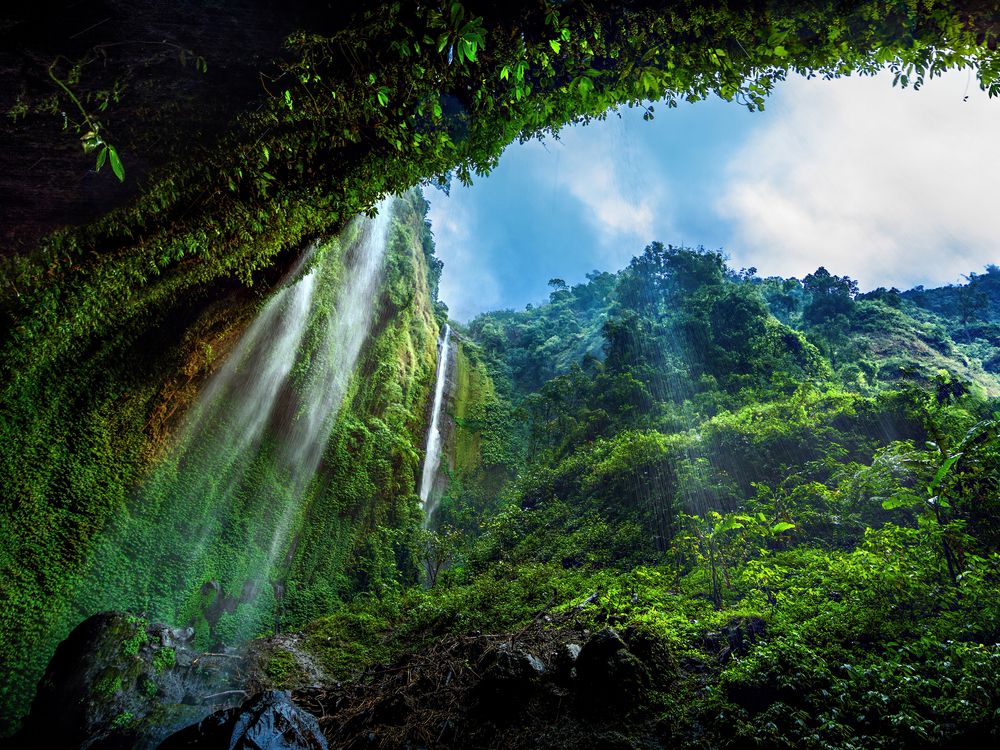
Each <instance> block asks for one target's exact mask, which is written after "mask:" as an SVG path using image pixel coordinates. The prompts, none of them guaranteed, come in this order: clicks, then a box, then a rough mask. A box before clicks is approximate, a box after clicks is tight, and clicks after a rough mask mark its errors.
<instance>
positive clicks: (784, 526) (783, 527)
mask: <svg viewBox="0 0 1000 750" xmlns="http://www.w3.org/2000/svg"><path fill="white" fill-rule="evenodd" d="M794 528H795V524H794V523H789V522H788V521H780V522H778V523H776V524H774V526H772V527H771V533H772V534H780V533H781V532H783V531H788V530H790V529H794Z"/></svg>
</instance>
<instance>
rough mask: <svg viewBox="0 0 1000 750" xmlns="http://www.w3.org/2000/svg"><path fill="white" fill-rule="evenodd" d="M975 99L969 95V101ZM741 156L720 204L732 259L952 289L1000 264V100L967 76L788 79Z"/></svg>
mask: <svg viewBox="0 0 1000 750" xmlns="http://www.w3.org/2000/svg"><path fill="white" fill-rule="evenodd" d="M966 93H968V94H969V98H968V101H964V102H963V96H964V95H965V94H966ZM776 96H777V99H776V103H775V106H774V107H773V109H774V111H772V112H770V113H769V114H768V115H766V116H768V117H770V118H771V119H770V121H769V122H768V124H766V125H764V126H763V127H762V128H760V129H758V130H756V131H755V132H754V133H753V134H752V135H751V136H750V137H749V138H748V139H747V141H745V142H744V144H743V145H742V146H741V147H739V148H738V150H737V151H736V152H735V153H734V154H733V156H732V158H731V160H730V161H729V164H728V166H727V168H726V170H725V175H726V177H725V184H724V187H723V189H722V191H721V194H720V199H719V201H718V203H717V206H716V210H717V211H718V212H719V213H720V214H721V215H722V216H724V217H726V218H727V219H729V220H731V221H732V226H733V231H732V238H731V240H730V243H729V247H730V249H731V252H732V254H733V256H734V263H739V264H743V265H749V264H753V265H756V266H758V267H759V268H760V270H761V272H762V273H765V274H768V273H778V274H782V275H795V276H800V277H801V276H802V275H804V274H806V273H809V272H811V271H813V270H815V269H816V267H817V266H819V265H825V266H826V267H827V268H829V269H830V270H831V271H832V272H834V273H841V274H844V273H846V274H849V275H851V276H853V277H855V278H857V279H858V280H859V281H860V282H861V285H862V287H873V286H880V285H895V286H900V287H907V286H911V285H913V284H917V283H933V284H941V283H949V282H952V281H955V280H957V279H958V277H959V275H960V274H961V273H963V272H968V271H974V270H980V269H981V267H982V266H983V265H985V264H986V263H992V262H996V261H997V260H998V258H1000V243H998V242H997V233H996V220H995V215H996V211H997V199H998V198H1000V191H998V189H997V188H996V173H997V168H998V167H1000V157H998V156H997V153H998V152H997V150H996V138H997V133H1000V104H998V103H997V102H992V101H989V100H988V99H987V97H986V95H985V94H983V93H982V92H980V91H979V89H978V87H977V85H976V83H975V80H972V81H971V82H970V81H969V79H968V74H966V73H952V74H949V75H948V76H946V77H945V78H944V79H936V80H933V81H930V82H928V83H927V84H926V85H925V86H924V88H922V89H921V90H920V91H913V90H900V89H894V88H892V87H891V78H890V77H889V76H887V75H885V74H883V75H880V76H878V77H876V78H851V79H842V80H837V81H815V80H813V81H805V80H803V79H801V78H797V79H793V80H790V81H788V82H787V83H786V84H785V85H784V86H783V87H782V89H781V90H780V91H779V92H778V93H777V95H776Z"/></svg>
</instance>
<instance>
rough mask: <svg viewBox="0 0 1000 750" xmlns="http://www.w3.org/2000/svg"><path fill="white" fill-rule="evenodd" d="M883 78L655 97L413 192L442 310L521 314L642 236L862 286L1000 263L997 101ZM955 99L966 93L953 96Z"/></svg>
mask: <svg viewBox="0 0 1000 750" xmlns="http://www.w3.org/2000/svg"><path fill="white" fill-rule="evenodd" d="M890 84H891V81H890V79H889V78H888V77H886V76H879V77H876V78H874V79H873V78H850V79H842V80H838V81H821V80H813V81H805V80H802V79H792V80H789V81H787V82H786V83H784V84H782V85H781V87H780V88H779V89H778V90H777V91H776V93H775V94H774V95H773V96H772V98H771V99H770V101H769V102H768V104H767V109H766V110H765V111H764V112H757V113H750V112H748V111H746V109H744V108H742V107H740V106H738V105H736V104H730V103H727V102H722V101H719V100H709V101H705V102H698V103H696V104H682V105H681V106H680V107H679V108H677V109H667V108H666V107H664V106H662V105H654V107H655V110H656V116H655V118H654V120H653V121H652V122H645V121H643V119H642V110H641V109H631V110H630V109H627V108H626V109H624V110H622V111H621V112H620V113H619V114H620V117H619V116H618V115H616V114H609V116H608V117H607V119H606V120H604V121H601V122H594V123H591V124H590V125H587V126H585V127H574V128H567V129H565V130H564V131H563V132H562V134H561V135H560V139H559V140H558V141H553V140H547V141H546V142H544V143H542V142H538V141H533V142H530V143H527V144H523V145H517V144H515V145H513V146H511V147H510V148H508V149H507V151H506V152H505V153H504V155H503V157H502V158H501V161H500V164H499V166H498V167H497V169H496V170H494V171H493V173H492V174H490V175H489V176H488V177H483V178H478V179H477V181H476V183H475V184H474V185H473V186H471V187H468V188H466V187H463V186H462V185H460V184H458V183H455V184H453V186H452V189H451V195H450V196H446V195H445V194H444V193H442V192H440V191H437V190H433V189H430V190H427V191H426V196H427V198H428V199H429V200H430V202H431V212H430V219H431V222H432V226H433V230H434V235H435V240H436V244H437V253H438V256H439V257H440V258H441V259H442V260H443V261H444V264H445V268H444V274H443V277H442V283H441V298H442V299H443V300H444V301H445V302H446V303H447V304H448V305H449V307H450V309H451V315H452V317H453V318H455V319H457V320H462V321H467V320H469V319H470V318H471V317H473V316H474V315H475V314H476V313H478V312H482V311H485V310H493V309H499V308H505V307H513V308H522V307H524V305H525V304H527V303H528V302H538V301H540V300H543V299H545V298H546V297H547V294H548V287H547V282H548V280H549V279H550V278H553V277H559V278H562V279H565V280H566V281H567V282H569V283H571V284H572V283H575V282H578V281H581V280H583V278H584V275H585V274H586V273H587V272H588V271H591V270H594V269H599V270H608V271H614V270H617V269H618V268H620V267H622V266H624V265H625V264H626V263H627V262H628V260H629V258H631V257H632V256H633V255H635V254H637V253H639V252H641V251H642V249H643V247H645V245H646V244H648V243H649V242H650V241H652V240H660V241H662V242H664V243H673V244H675V245H677V244H685V245H705V246H706V247H708V248H711V249H721V250H723V251H724V252H726V253H727V254H728V255H729V256H730V258H731V261H730V262H731V265H733V266H735V267H736V268H740V267H744V266H756V267H757V268H758V269H759V271H760V273H761V274H763V275H770V274H781V275H785V276H800V277H801V276H802V275H804V274H806V273H809V272H810V271H813V270H815V268H816V267H817V266H819V265H825V266H827V267H828V268H829V269H830V270H831V271H832V272H834V273H838V274H849V275H851V276H852V277H854V278H857V279H858V280H859V281H860V283H861V286H862V287H863V288H871V287H875V286H880V285H887V286H891V285H895V286H899V287H909V286H913V285H915V284H921V283H922V284H945V283H951V282H954V281H958V280H959V279H960V278H961V274H962V273H968V272H969V271H977V270H982V266H983V265H985V264H986V263H992V262H998V261H1000V242H998V241H997V240H996V234H997V220H996V217H997V216H1000V187H997V186H998V185H1000V183H998V182H997V174H998V169H1000V148H998V146H997V143H998V141H997V139H998V136H1000V101H990V100H988V99H987V97H986V96H985V94H983V93H982V92H980V91H979V89H978V87H977V85H976V82H975V80H974V79H973V78H970V76H969V74H968V73H965V72H956V73H951V74H949V75H948V76H947V77H946V78H944V79H936V80H934V81H931V82H928V84H927V85H926V86H925V87H924V88H923V89H922V90H921V91H919V92H914V91H912V90H899V89H894V88H892V87H891V85H890ZM966 95H967V96H968V100H963V99H964V97H965V96H966Z"/></svg>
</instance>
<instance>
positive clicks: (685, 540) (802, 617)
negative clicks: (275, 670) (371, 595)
mask: <svg viewBox="0 0 1000 750" xmlns="http://www.w3.org/2000/svg"><path fill="white" fill-rule="evenodd" d="M553 286H554V289H553V292H552V294H551V296H550V300H549V302H547V303H546V304H543V305H540V306H529V308H528V309H527V310H525V311H522V312H512V311H505V312H500V313H489V314H485V315H482V316H480V317H478V318H477V319H476V320H474V321H473V322H472V323H471V324H470V325H469V326H468V327H467V330H466V331H465V332H464V333H463V336H464V343H463V347H464V348H465V349H466V353H465V354H463V355H462V357H464V358H465V359H464V360H461V361H460V365H459V375H458V376H457V382H456V386H455V389H456V390H455V392H454V393H453V395H452V398H453V399H454V401H455V404H454V406H453V414H454V415H455V416H459V417H460V418H459V419H458V420H457V421H458V422H459V424H458V425H457V426H456V429H455V433H454V435H453V437H452V440H451V450H452V451H453V452H454V455H456V456H463V455H472V456H473V458H472V459H470V460H471V461H472V467H471V468H472V471H471V472H469V473H470V474H471V475H475V471H476V470H477V467H479V466H480V462H481V461H482V460H483V458H482V456H484V455H485V447H484V443H482V442H480V443H478V445H479V452H478V453H477V452H475V451H472V452H471V453H470V448H469V447H470V445H472V443H471V442H469V438H468V437H467V436H466V435H463V430H462V424H463V421H464V420H467V419H468V414H469V413H470V412H472V411H473V410H475V409H481V408H482V405H483V404H484V403H495V404H497V407H496V408H497V412H498V413H502V414H504V415H506V417H505V419H496V420H493V421H490V422H489V439H490V441H491V443H494V444H496V445H503V446H505V448H504V451H502V455H504V456H505V457H506V458H505V460H504V461H503V462H501V465H502V466H503V469H504V472H503V474H502V475H500V479H499V480H498V484H496V485H495V486H493V487H491V488H490V489H489V490H487V489H486V485H484V484H482V483H478V484H477V483H475V482H469V481H468V480H467V478H466V475H464V474H463V468H464V467H463V466H462V465H461V464H460V463H459V464H457V465H456V469H455V473H454V476H453V477H452V487H451V490H450V492H449V494H448V495H446V498H445V501H443V502H442V508H443V509H444V510H445V512H443V513H442V514H441V515H440V516H439V517H438V520H439V527H438V529H437V531H436V536H435V538H434V540H433V542H432V547H431V550H432V554H431V557H432V558H433V559H434V560H439V559H440V558H441V557H444V558H445V560H446V562H445V564H444V565H443V566H442V567H441V569H438V570H435V575H434V578H433V587H431V588H429V589H428V588H423V587H412V588H409V589H406V590H403V591H400V592H395V593H387V594H386V595H383V596H382V597H380V598H378V599H375V600H372V599H367V600H358V601H355V602H354V603H352V604H351V605H349V606H348V607H346V608H344V609H342V610H340V611H339V612H338V613H336V614H334V615H331V616H328V617H326V618H323V619H321V620H318V621H317V622H315V623H313V624H312V625H310V626H309V627H308V628H307V629H306V631H305V633H304V636H303V640H302V641H301V642H300V648H304V649H305V651H306V652H307V653H309V654H311V655H312V657H313V658H314V659H315V660H316V662H318V663H320V664H322V665H323V668H324V669H325V670H326V673H327V676H328V677H330V678H331V679H334V678H335V679H338V680H342V679H348V678H353V679H352V681H351V682H349V686H348V687H344V688H338V687H335V686H332V685H331V686H330V687H328V688H327V689H326V693H325V696H326V698H325V700H326V701H327V702H326V703H325V704H324V705H325V707H326V710H328V711H329V712H331V714H332V716H333V721H332V722H331V724H330V727H331V729H330V737H331V739H332V740H335V741H340V742H342V743H343V744H344V745H345V746H348V747H353V746H359V747H360V746H362V745H363V743H364V741H365V740H364V738H365V737H367V736H369V735H368V733H369V732H374V733H375V734H376V736H380V737H383V738H385V739H386V741H387V742H390V743H397V744H400V743H404V742H406V741H411V742H417V741H425V740H426V741H429V742H432V744H433V741H432V739H433V738H431V737H430V736H429V735H428V734H426V733H427V732H430V733H431V734H433V733H434V732H441V733H445V734H443V735H442V736H448V737H449V738H450V739H449V740H448V741H447V742H445V743H444V744H445V745H459V746H461V745H462V744H463V743H465V744H470V745H475V744H476V743H477V742H480V741H483V739H482V738H483V737H485V736H491V737H494V736H495V737H497V738H498V739H497V740H496V741H497V742H499V743H500V744H509V745H511V746H515V747H520V746H534V747H537V746H544V747H575V746H580V743H582V742H591V741H594V742H596V741H598V740H595V739H594V738H599V741H600V742H604V743H607V744H608V745H609V746H619V745H620V746H622V747H635V746H643V747H645V746H650V747H661V746H670V747H691V748H695V747H718V746H734V747H745V746H746V747H749V746H762V747H810V748H812V747H815V748H828V747H837V748H850V747H858V748H860V747H866V748H868V747H886V748H888V747H910V746H914V745H919V746H929V747H934V746H940V747H949V746H952V745H953V744H954V743H955V742H959V741H967V742H972V743H989V742H993V741H995V740H996V739H997V732H998V731H1000V725H998V723H997V721H996V716H997V711H998V710H1000V681H998V679H997V674H998V672H997V669H996V660H997V658H1000V657H998V654H1000V651H998V648H1000V647H998V645H997V644H998V643H1000V630H998V628H997V619H996V617H997V612H996V602H997V601H998V600H997V597H996V592H997V585H998V581H1000V546H998V545H1000V526H998V524H997V518H998V510H1000V508H998V507H997V489H998V487H1000V430H998V428H997V422H996V421H995V419H996V417H995V415H996V411H997V403H996V401H995V394H996V392H997V384H996V381H995V380H993V378H992V377H991V376H990V375H989V374H988V373H986V372H984V370H983V369H982V368H981V367H980V366H979V363H978V362H976V361H974V360H972V359H970V358H969V357H968V356H967V355H966V354H965V353H963V351H962V350H961V349H960V348H959V345H958V344H957V343H956V342H955V341H953V340H952V339H951V338H950V336H949V331H954V330H957V329H956V327H955V326H954V324H953V323H952V322H951V321H950V320H949V319H948V318H942V317H938V316H937V314H936V313H931V312H929V311H928V309H927V308H924V307H919V306H917V305H916V304H914V303H913V302H911V301H908V299H909V296H910V295H909V293H907V294H904V295H899V294H888V293H887V294H881V293H873V294H866V295H858V290H857V288H856V285H854V283H853V282H852V281H851V280H849V279H846V278H841V277H835V276H832V275H831V274H829V273H828V272H827V271H825V269H819V270H818V271H817V272H816V273H815V274H810V275H809V276H808V277H806V279H804V280H802V281H798V280H794V279H787V280H786V279H777V278H772V279H760V278H758V277H756V276H755V275H754V274H753V273H752V272H744V273H739V274H737V273H735V272H733V271H731V270H730V269H728V268H727V267H726V265H725V262H724V259H723V258H722V257H721V256H719V255H718V254H716V253H712V252H707V251H704V250H689V249H684V248H673V247H664V246H662V245H659V244H656V243H654V244H653V245H650V246H649V247H648V248H647V249H646V251H645V252H644V253H643V255H641V256H639V257H637V258H636V259H634V260H633V261H632V263H631V264H630V265H629V267H627V268H626V269H624V270H622V271H620V272H618V273H617V274H606V273H594V274H591V275H590V276H589V277H588V281H587V282H586V283H583V284H580V285H577V286H575V287H572V288H567V287H566V286H565V285H562V284H558V283H556V284H554V285H553ZM936 294H937V292H935V293H934V294H931V295H930V296H932V297H933V296H935V295H936ZM941 294H945V292H941ZM886 296H888V299H885V297H886ZM984 309H985V308H984ZM776 315H780V316H781V320H779V319H778V318H777V317H776ZM873 319H874V320H878V321H879V322H878V326H877V330H876V328H875V327H873V325H872V323H871V321H872V320H873ZM782 320H783V321H784V322H781V321H782ZM981 321H982V319H981V318H977V319H976V320H974V321H972V322H970V321H966V323H965V324H963V325H980V324H982V322H981ZM881 340H891V341H895V342H897V345H896V346H895V347H893V348H892V349H891V350H883V349H882V348H881V347H880V346H879V344H878V342H879V341H881ZM901 347H903V348H901ZM927 350H929V351H931V352H933V357H931V356H929V355H928V356H927V357H924V356H923V354H922V353H923V352H925V351H927ZM908 353H910V354H908ZM901 363H902V364H905V365H906V366H903V367H901V366H900V364H901ZM487 372H488V373H489V378H490V380H492V383H493V385H486V380H485V377H486V373H487ZM464 404H468V405H464ZM482 437H483V436H481V435H480V436H479V437H477V439H480V438H482ZM470 519H472V523H471V524H470ZM477 521H478V523H476V522H477ZM433 544H437V547H433ZM435 555H437V557H435ZM608 626H612V627H614V628H615V629H617V631H618V633H620V634H622V638H623V639H624V640H623V644H624V645H623V646H621V648H623V649H624V650H625V652H628V653H629V654H630V656H629V657H628V660H627V664H626V663H625V662H621V661H617V662H614V663H613V664H612V662H610V661H609V662H608V663H607V664H606V665H605V666H603V667H601V669H606V670H608V671H607V673H606V674H605V675H604V677H603V678H601V680H598V681H597V682H593V681H592V680H591V678H588V677H586V672H585V671H582V670H584V667H583V666H582V664H581V666H580V667H579V669H578V671H579V674H578V675H577V677H575V678H571V677H567V676H566V674H565V673H564V672H560V670H561V669H563V667H560V664H561V663H562V662H561V661H560V659H564V658H565V657H563V656H560V654H562V653H563V651H564V650H565V648H566V647H567V644H571V643H577V644H584V645H585V647H586V648H591V646H587V644H589V643H592V642H593V643H594V644H596V643H597V642H598V641H599V639H600V638H607V637H611V636H604V635H600V634H599V633H598V631H601V629H602V628H606V627H608ZM499 643H507V644H508V645H507V646H503V647H498V646H497V645H496V644H499ZM477 644H479V645H477ZM498 648H500V649H501V650H502V649H507V650H508V651H507V653H512V654H514V657H510V658H522V659H527V656H526V655H530V656H531V657H532V658H534V659H537V660H538V661H539V663H540V664H542V665H543V667H544V670H543V671H541V672H535V671H532V669H533V668H532V669H528V668H527V667H526V668H525V670H526V671H524V670H522V671H521V672H518V671H517V669H515V668H513V667H511V668H509V669H508V671H507V672H502V670H501V673H499V676H498V672H497V670H498V669H501V668H500V667H498V666H497V665H498V664H504V663H506V662H504V661H503V659H506V658H508V657H502V656H499V655H498V654H499V653H500V652H499V651H497V650H496V649H498ZM597 648H598V646H597V645H593V647H592V650H595V649H597ZM616 648H618V647H617V646H616ZM278 653H279V654H280V653H281V650H280V648H278ZM517 654H521V656H520V657H518V656H517ZM276 658H277V657H276ZM580 658H581V659H583V658H584V657H583V656H581V657H580ZM609 658H610V657H609ZM616 658H618V657H616ZM622 658H625V657H622ZM469 659H472V661H471V662H469V661H468V660H469ZM498 660H499V661H498ZM524 663H525V664H530V663H533V662H530V660H529V661H525V662H524ZM623 664H625V666H623ZM386 665H388V666H386ZM470 665H471V669H472V671H471V672H469V671H468V670H469V669H470ZM614 665H617V666H614ZM629 665H631V666H629ZM589 669H593V667H589ZM396 670H409V671H407V674H409V675H410V678H409V681H404V682H400V681H398V680H397V681H393V678H391V677H390V675H394V674H397V671H396ZM511 670H513V671H511ZM602 674H603V673H602ZM475 675H478V677H477V676H475ZM560 675H562V676H560ZM452 678H454V680H455V685H454V686H449V685H450V681H451V680H452ZM496 680H500V682H499V683H497V682H496ZM504 680H506V681H507V682H506V683H505V682H503V681H504ZM588 680H591V681H588ZM284 684H292V685H294V684H295V683H294V680H292V682H291V683H287V682H286V683H284ZM505 684H506V685H508V687H507V688H504V687H503V685H505ZM417 686H420V687H417ZM501 689H504V690H509V691H511V692H509V693H497V695H500V696H501V697H500V698H496V697H494V698H491V699H489V700H500V701H501V703H500V704H498V705H504V706H508V709H509V710H510V711H511V712H514V713H504V714H503V717H502V721H501V719H500V718H498V717H494V718H491V717H493V716H494V713H495V712H497V711H501V712H506V711H507V710H508V709H501V708H498V707H496V706H494V707H493V708H491V707H490V706H491V703H490V702H489V701H488V700H487V696H488V695H493V693H491V692H490V691H491V690H501ZM394 691H399V692H394ZM393 695H395V696H397V697H395V698H392V697H391V696H393ZM503 695H506V696H507V697H502V696H503ZM515 695H520V696H521V698H515V697H514V696H515ZM398 696H403V697H398ZM390 700H393V701H397V702H401V703H400V705H403V704H405V705H406V706H407V708H406V710H405V712H403V713H402V714H400V715H399V717H398V719H397V720H396V721H393V722H388V721H386V720H384V717H383V714H381V713H379V711H378V710H372V709H366V708H365V706H371V705H372V701H376V702H378V701H390ZM518 700H522V701H529V702H531V703H530V705H532V706H533V708H532V709H531V710H525V711H523V712H521V710H520V709H518V706H521V705H522V704H521V703H518ZM504 701H508V702H509V705H508V703H505V702H504ZM623 701H624V702H623ZM379 705H381V704H379ZM393 705H395V704H393ZM616 706H617V708H616ZM400 710H402V709H400ZM497 722H499V723H497ZM432 730H433V731H432ZM448 733H451V734H448ZM495 733H499V734H495ZM585 737H586V738H589V739H584V738H585ZM529 738H530V739H529ZM616 743H618V744H616Z"/></svg>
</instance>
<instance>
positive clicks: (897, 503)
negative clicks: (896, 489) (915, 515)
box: [882, 492, 923, 510]
mask: <svg viewBox="0 0 1000 750" xmlns="http://www.w3.org/2000/svg"><path fill="white" fill-rule="evenodd" d="M920 502H923V501H922V499H921V498H919V497H917V496H916V495H911V494H910V493H908V492H904V493H902V494H899V495H895V496H893V497H890V498H888V499H886V500H883V501H882V507H883V508H884V509H885V510H895V509H896V508H912V507H913V506H914V505H917V504H918V503H920Z"/></svg>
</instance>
